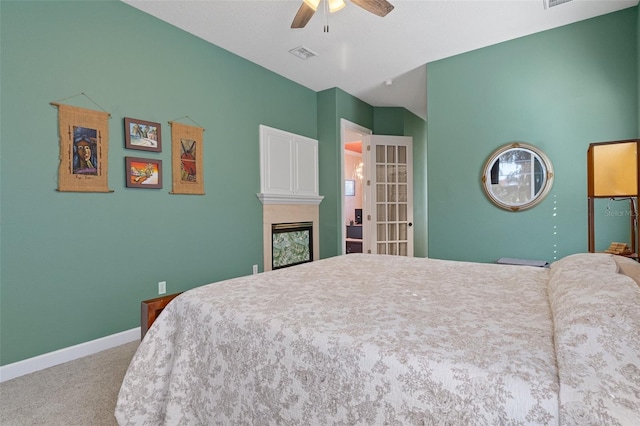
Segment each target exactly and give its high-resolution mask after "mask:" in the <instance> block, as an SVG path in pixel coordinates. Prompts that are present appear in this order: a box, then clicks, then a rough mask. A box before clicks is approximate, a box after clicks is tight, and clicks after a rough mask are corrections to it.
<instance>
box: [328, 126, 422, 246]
mask: <svg viewBox="0 0 640 426" xmlns="http://www.w3.org/2000/svg"><path fill="white" fill-rule="evenodd" d="M340 124H341V126H340V128H341V141H342V167H341V182H342V191H341V195H342V197H341V200H342V203H341V219H342V222H343V226H341V229H342V232H341V239H340V241H341V242H342V253H343V254H348V253H380V254H393V255H400V256H413V167H412V163H413V160H412V159H413V155H412V145H413V140H412V138H411V137H407V136H380V135H373V134H372V132H371V130H369V129H367V128H364V127H362V126H359V125H357V124H355V123H351V122H349V121H347V120H344V119H342V120H341V123H340Z"/></svg>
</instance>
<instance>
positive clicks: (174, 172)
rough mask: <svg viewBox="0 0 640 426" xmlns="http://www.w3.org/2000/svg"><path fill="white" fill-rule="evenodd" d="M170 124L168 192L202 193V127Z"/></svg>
mask: <svg viewBox="0 0 640 426" xmlns="http://www.w3.org/2000/svg"><path fill="white" fill-rule="evenodd" d="M170 124H171V179H172V184H173V188H172V190H171V192H170V194H188V195H204V167H203V162H202V158H203V153H202V151H203V145H204V144H203V137H204V129H203V128H201V127H195V126H188V125H186V124H182V123H177V122H175V121H172V122H170Z"/></svg>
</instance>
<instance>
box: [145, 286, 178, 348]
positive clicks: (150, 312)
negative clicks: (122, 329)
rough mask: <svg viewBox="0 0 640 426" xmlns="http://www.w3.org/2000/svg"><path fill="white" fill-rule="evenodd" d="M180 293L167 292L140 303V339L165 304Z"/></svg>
mask: <svg viewBox="0 0 640 426" xmlns="http://www.w3.org/2000/svg"><path fill="white" fill-rule="evenodd" d="M180 294H182V293H174V294H167V295H165V296H161V297H156V298H155V299H149V300H143V301H142V303H140V340H142V339H144V335H145V334H147V331H148V330H149V328H150V327H151V324H153V322H154V321H155V320H156V318H158V315H160V312H162V310H163V309H164V308H165V306H167V305H168V304H169V302H171V301H172V300H173V299H174V298H175V297H176V296H178V295H180Z"/></svg>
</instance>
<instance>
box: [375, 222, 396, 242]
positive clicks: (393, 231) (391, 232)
mask: <svg viewBox="0 0 640 426" xmlns="http://www.w3.org/2000/svg"><path fill="white" fill-rule="evenodd" d="M396 226H397V225H396V224H395V223H390V224H389V238H387V241H395V240H397V239H398V232H397V227H396ZM378 240H380V238H378Z"/></svg>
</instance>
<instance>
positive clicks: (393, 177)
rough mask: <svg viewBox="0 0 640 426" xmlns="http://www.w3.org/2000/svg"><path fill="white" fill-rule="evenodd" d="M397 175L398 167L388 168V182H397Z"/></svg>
mask: <svg viewBox="0 0 640 426" xmlns="http://www.w3.org/2000/svg"><path fill="white" fill-rule="evenodd" d="M396 174H397V173H396V166H393V165H391V166H387V178H388V179H387V182H395V181H396Z"/></svg>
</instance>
